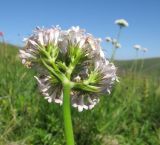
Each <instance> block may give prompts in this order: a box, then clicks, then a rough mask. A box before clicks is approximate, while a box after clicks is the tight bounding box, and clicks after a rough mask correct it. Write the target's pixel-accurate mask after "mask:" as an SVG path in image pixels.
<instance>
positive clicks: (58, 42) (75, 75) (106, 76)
mask: <svg viewBox="0 0 160 145" xmlns="http://www.w3.org/2000/svg"><path fill="white" fill-rule="evenodd" d="M20 57H21V59H22V63H23V64H24V65H26V66H29V67H31V68H34V69H35V70H37V72H38V74H39V75H38V76H36V77H35V78H36V80H37V82H38V86H39V90H40V91H41V93H42V95H44V96H45V99H47V100H48V102H49V103H51V102H55V103H58V104H60V105H61V104H63V83H62V82H63V80H64V77H65V75H66V74H68V73H70V80H71V81H72V83H73V84H74V85H73V88H72V90H71V94H70V95H71V103H72V106H73V107H76V108H77V109H78V111H83V109H92V108H93V107H94V106H95V105H96V104H97V103H98V102H99V98H100V96H101V95H103V94H106V93H110V91H111V88H112V85H113V83H114V82H115V81H116V79H117V76H116V67H115V66H114V64H112V63H109V61H108V60H106V58H105V55H104V53H103V51H102V48H101V46H100V39H96V38H94V37H93V36H92V35H91V34H88V33H86V32H85V30H83V29H80V28H79V27H71V28H70V29H68V30H61V28H60V27H59V26H57V27H53V28H50V29H45V28H38V29H36V30H35V31H34V33H33V34H32V35H31V36H30V37H29V38H27V39H26V46H25V48H24V49H22V50H20Z"/></svg>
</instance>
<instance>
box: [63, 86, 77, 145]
mask: <svg viewBox="0 0 160 145" xmlns="http://www.w3.org/2000/svg"><path fill="white" fill-rule="evenodd" d="M70 92H71V86H70V84H69V83H64V85H63V117H64V129H65V137H66V144H67V145H74V136H73V128H72V120H71V108H70V107H71V106H70Z"/></svg>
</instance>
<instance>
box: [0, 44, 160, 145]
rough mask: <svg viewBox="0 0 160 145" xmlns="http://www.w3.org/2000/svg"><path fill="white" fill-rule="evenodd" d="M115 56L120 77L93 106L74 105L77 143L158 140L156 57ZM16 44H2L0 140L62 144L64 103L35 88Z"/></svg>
mask: <svg viewBox="0 0 160 145" xmlns="http://www.w3.org/2000/svg"><path fill="white" fill-rule="evenodd" d="M141 61H142V60H139V61H138V63H137V67H136V69H135V65H133V64H134V63H135V62H134V61H118V62H116V66H117V67H118V72H119V77H120V83H117V84H116V85H115V86H114V88H113V90H112V93H111V95H106V96H102V97H101V101H100V103H99V104H98V105H97V106H96V107H95V108H94V109H93V110H91V111H84V112H81V113H79V112H77V110H75V109H74V108H72V116H73V127H74V134H75V140H76V143H77V145H160V76H159V74H160V58H155V59H147V60H145V61H144V67H143V68H141ZM34 75H35V72H34V71H32V70H28V69H26V68H25V67H24V66H23V65H22V64H21V62H20V59H19V57H18V49H17V47H15V46H12V45H6V46H4V45H3V44H0V145H65V139H64V132H63V118H62V108H61V106H59V105H56V104H49V103H48V102H47V101H46V100H44V97H43V96H41V95H40V93H39V92H38V90H37V85H36V82H35V79H34V77H33V76H34Z"/></svg>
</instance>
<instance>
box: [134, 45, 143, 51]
mask: <svg viewBox="0 0 160 145" xmlns="http://www.w3.org/2000/svg"><path fill="white" fill-rule="evenodd" d="M133 48H134V49H135V50H137V51H140V50H141V49H142V47H141V45H139V44H135V45H133Z"/></svg>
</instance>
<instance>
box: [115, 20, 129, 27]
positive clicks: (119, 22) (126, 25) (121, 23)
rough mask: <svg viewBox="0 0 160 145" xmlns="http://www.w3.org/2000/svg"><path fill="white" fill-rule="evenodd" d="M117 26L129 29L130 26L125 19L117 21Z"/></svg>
mask: <svg viewBox="0 0 160 145" xmlns="http://www.w3.org/2000/svg"><path fill="white" fill-rule="evenodd" d="M115 24H117V25H119V26H120V27H128V26H129V24H128V22H127V21H126V20H125V19H118V20H116V21H115Z"/></svg>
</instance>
